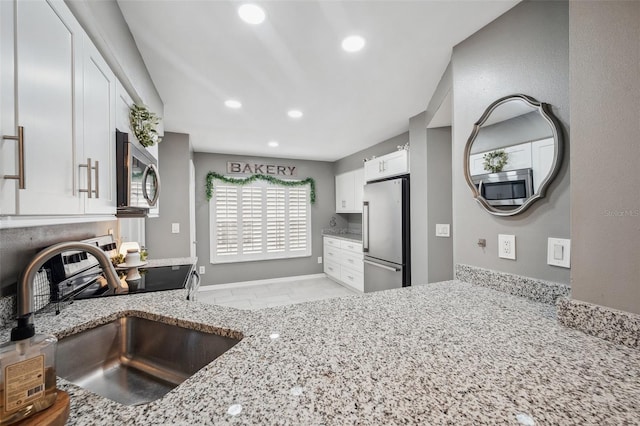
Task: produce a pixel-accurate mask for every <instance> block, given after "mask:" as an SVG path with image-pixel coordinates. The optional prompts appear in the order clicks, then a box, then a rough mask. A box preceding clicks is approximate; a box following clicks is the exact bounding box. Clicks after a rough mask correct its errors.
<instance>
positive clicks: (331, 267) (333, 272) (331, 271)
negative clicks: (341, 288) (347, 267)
mask: <svg viewBox="0 0 640 426" xmlns="http://www.w3.org/2000/svg"><path fill="white" fill-rule="evenodd" d="M324 273H325V274H327V275H329V276H331V277H333V278H335V279H337V280H339V279H340V265H339V264H337V263H335V262H327V261H325V262H324Z"/></svg>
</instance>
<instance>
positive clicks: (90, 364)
mask: <svg viewBox="0 0 640 426" xmlns="http://www.w3.org/2000/svg"><path fill="white" fill-rule="evenodd" d="M239 341H240V340H238V339H234V338H230V337H224V336H219V335H217V334H211V333H205V332H202V331H197V330H192V329H187V328H182V327H178V326H175V325H169V324H165V323H162V322H158V321H151V320H148V319H144V318H138V317H134V316H125V317H123V318H119V319H116V320H114V321H112V322H110V323H107V324H104V325H101V326H98V327H96V328H92V329H89V330H85V331H83V332H80V333H78V334H74V335H71V336H68V337H64V338H62V339H60V341H59V342H58V348H57V356H56V363H57V366H56V369H57V374H58V376H60V377H62V378H64V379H66V380H68V381H70V382H72V383H75V384H76V385H78V386H80V387H83V388H85V389H88V390H90V391H92V392H94V393H96V394H98V395H101V396H103V397H105V398H109V399H111V400H113V401H116V402H119V403H121V404H125V405H139V404H146V403H148V402H151V401H154V400H156V399H158V398H161V397H162V396H164V395H165V394H166V393H167V392H169V391H170V390H171V389H173V388H175V387H176V386H178V385H179V384H180V383H182V382H183V381H185V380H186V379H187V378H189V377H191V376H192V375H193V374H194V373H195V372H197V371H198V370H200V369H201V368H202V367H204V366H205V365H207V364H209V363H210V362H211V361H213V360H214V359H216V358H217V357H219V356H220V355H222V354H223V353H224V352H226V351H228V350H229V349H231V347H233V346H234V345H235V344H236V343H238V342H239Z"/></svg>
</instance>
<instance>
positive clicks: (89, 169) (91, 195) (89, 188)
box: [78, 158, 94, 198]
mask: <svg viewBox="0 0 640 426" xmlns="http://www.w3.org/2000/svg"><path fill="white" fill-rule="evenodd" d="M80 167H86V168H87V189H78V192H86V193H87V198H92V197H93V192H94V191H93V189H92V185H91V171H92V168H91V158H87V164H80Z"/></svg>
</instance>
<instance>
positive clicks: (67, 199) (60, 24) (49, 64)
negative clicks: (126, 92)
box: [15, 1, 83, 214]
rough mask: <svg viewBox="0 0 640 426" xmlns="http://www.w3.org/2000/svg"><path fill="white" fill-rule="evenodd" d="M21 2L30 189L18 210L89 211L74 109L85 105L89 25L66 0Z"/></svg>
mask: <svg viewBox="0 0 640 426" xmlns="http://www.w3.org/2000/svg"><path fill="white" fill-rule="evenodd" d="M15 7H16V21H15V25H16V50H15V55H16V83H17V87H16V93H17V105H18V111H17V123H16V124H17V125H18V126H22V127H23V128H24V174H25V182H24V184H25V189H18V197H17V209H16V211H17V213H18V214H78V213H82V211H83V204H82V200H83V199H82V197H78V196H77V189H78V188H77V187H76V185H75V182H76V180H75V177H76V174H77V169H76V167H75V158H74V154H75V152H74V149H75V143H76V139H75V138H76V134H75V133H74V113H75V110H76V108H78V105H80V102H81V99H80V96H81V93H82V86H81V79H80V78H75V77H76V76H80V75H82V61H81V60H79V58H81V57H82V51H81V48H82V37H83V31H82V28H81V27H80V25H79V24H78V23H77V21H76V20H75V18H74V17H73V15H72V14H71V12H70V11H69V9H68V8H67V7H66V6H65V5H64V3H63V2H62V1H21V2H17V3H16V4H15Z"/></svg>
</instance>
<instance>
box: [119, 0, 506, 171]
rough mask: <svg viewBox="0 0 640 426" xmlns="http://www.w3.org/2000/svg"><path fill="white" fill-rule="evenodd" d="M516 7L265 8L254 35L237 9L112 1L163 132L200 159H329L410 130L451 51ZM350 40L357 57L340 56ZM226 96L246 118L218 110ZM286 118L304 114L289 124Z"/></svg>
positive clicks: (220, 4) (362, 4)
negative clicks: (212, 155)
mask: <svg viewBox="0 0 640 426" xmlns="http://www.w3.org/2000/svg"><path fill="white" fill-rule="evenodd" d="M517 2H518V0H499V1H484V0H473V1H457V0H450V1H445V0H440V1H426V0H423V1H392V0H388V1H317V0H309V1H268V2H258V4H260V5H261V6H262V7H263V8H264V9H265V11H266V13H267V19H266V21H265V22H264V23H263V24H261V25H256V26H254V25H248V24H246V23H244V22H243V21H241V20H240V19H239V17H238V15H237V12H236V9H237V7H238V6H239V5H240V4H242V3H240V2H236V1H226V0H225V1H202V0H201V1H192V0H182V1H178V0H172V1H159V0H149V1H141V0H118V4H119V5H120V8H121V10H122V13H123V15H124V17H125V19H126V21H127V23H128V25H129V27H130V28H131V32H132V33H133V36H134V38H135V40H136V43H137V45H138V48H139V49H140V52H141V53H142V57H143V58H144V61H145V63H146V65H147V68H148V69H149V72H150V74H151V78H152V79H153V81H154V83H155V85H156V87H157V89H158V91H159V93H160V96H161V97H162V100H163V101H164V105H165V111H164V117H163V119H164V127H165V130H169V131H174V132H182V133H188V134H190V135H191V141H192V143H193V146H194V149H195V150H196V151H200V152H218V153H233V154H243V155H261V156H269V157H283V158H304V159H312V160H328V161H334V160H337V159H339V158H342V157H345V156H347V155H349V154H352V153H354V152H357V151H359V150H361V149H364V148H367V147H369V146H371V145H375V144H376V143H379V142H381V141H383V140H385V139H388V138H390V137H392V136H396V135H398V134H400V133H402V132H405V131H407V130H408V127H409V126H408V125H409V118H410V117H412V116H414V115H416V114H419V113H420V112H422V111H424V110H425V109H426V106H427V103H428V102H429V98H430V96H431V95H432V93H433V91H434V89H435V88H436V86H437V84H438V81H439V80H440V78H441V76H442V73H443V72H444V70H445V68H446V66H447V64H448V62H449V59H450V56H451V48H452V47H453V46H454V45H456V44H457V43H459V42H460V41H462V40H464V39H465V38H467V37H468V36H470V35H471V34H473V33H474V32H476V31H477V30H478V29H480V28H482V27H483V26H484V25H486V24H487V23H489V22H491V21H492V20H493V19H495V18H496V17H498V16H499V15H501V14H502V13H504V12H505V11H507V10H508V9H510V8H511V7H513V6H514V5H515V4H516V3H517ZM354 33H357V34H360V35H362V36H364V37H365V38H366V40H367V44H366V46H365V48H364V49H363V50H362V51H360V52H358V53H351V54H350V53H346V52H344V51H342V49H341V48H340V43H341V41H342V39H343V38H344V37H345V36H347V35H350V34H354ZM230 98H234V99H238V100H239V101H241V102H242V104H243V107H242V109H239V110H231V109H229V108H227V107H225V106H224V101H225V100H226V99H230ZM292 108H297V109H300V110H302V111H303V113H304V116H303V117H302V118H301V119H297V120H295V119H291V118H289V117H288V116H287V114H286V112H287V110H289V109H292ZM270 140H277V141H278V142H279V143H280V146H279V147H278V148H270V147H268V146H267V142H268V141H270Z"/></svg>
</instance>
